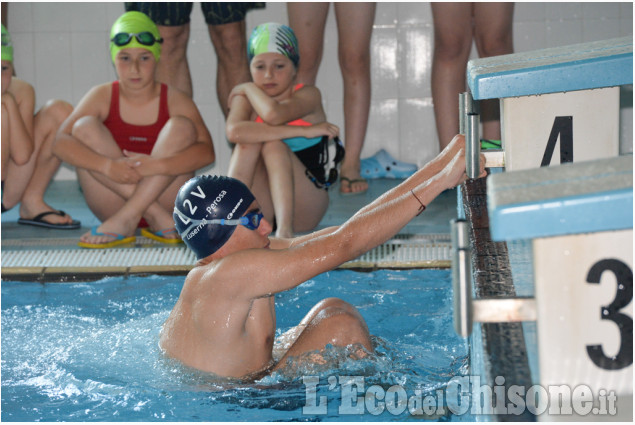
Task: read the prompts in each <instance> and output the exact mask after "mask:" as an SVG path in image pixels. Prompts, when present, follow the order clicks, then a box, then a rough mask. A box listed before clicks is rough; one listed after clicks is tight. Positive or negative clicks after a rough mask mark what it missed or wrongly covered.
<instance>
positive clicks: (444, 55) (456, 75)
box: [431, 3, 472, 150]
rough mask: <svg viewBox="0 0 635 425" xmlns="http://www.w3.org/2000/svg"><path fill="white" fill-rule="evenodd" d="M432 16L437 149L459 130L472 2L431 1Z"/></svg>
mask: <svg viewBox="0 0 635 425" xmlns="http://www.w3.org/2000/svg"><path fill="white" fill-rule="evenodd" d="M431 7H432V17H433V20H434V54H433V59H432V100H433V103H434V116H435V121H436V125H437V134H438V136H439V146H440V150H443V149H444V148H445V146H447V144H448V143H449V142H450V140H452V138H453V137H454V135H455V134H457V133H458V131H459V112H458V111H459V93H462V92H464V91H465V69H466V66H467V60H468V58H469V56H470V50H471V48H472V4H471V3H431Z"/></svg>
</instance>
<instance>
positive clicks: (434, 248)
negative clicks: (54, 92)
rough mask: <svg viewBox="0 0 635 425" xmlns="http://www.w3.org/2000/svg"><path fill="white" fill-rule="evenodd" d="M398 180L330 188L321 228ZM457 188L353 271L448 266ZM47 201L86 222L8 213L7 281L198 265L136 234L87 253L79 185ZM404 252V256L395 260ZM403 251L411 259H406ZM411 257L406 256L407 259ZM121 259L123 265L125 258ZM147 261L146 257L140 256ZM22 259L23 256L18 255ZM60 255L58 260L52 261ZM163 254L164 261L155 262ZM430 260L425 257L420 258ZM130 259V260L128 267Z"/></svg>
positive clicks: (54, 190) (62, 187) (94, 222)
mask: <svg viewBox="0 0 635 425" xmlns="http://www.w3.org/2000/svg"><path fill="white" fill-rule="evenodd" d="M401 181H402V180H400V179H373V180H369V190H368V191H367V192H366V193H364V194H360V195H342V194H340V192H339V187H338V186H336V187H333V188H332V189H331V190H330V191H329V195H330V198H331V203H330V205H329V208H328V210H327V212H326V214H325V216H324V218H323V219H322V221H321V222H320V224H319V226H318V228H323V227H328V226H332V225H337V224H341V223H343V222H344V221H345V220H346V219H348V218H349V217H351V216H352V215H353V214H354V213H355V212H356V211H357V210H359V209H360V208H361V207H363V206H364V205H366V204H368V203H369V202H371V201H373V200H374V199H375V198H377V197H378V196H379V195H381V194H382V193H384V192H385V191H386V190H388V189H390V188H392V187H394V186H396V185H397V184H399V183H400V182H401ZM456 196H457V195H456V190H450V191H446V192H444V193H442V194H441V195H440V196H439V197H438V198H437V199H436V200H435V201H434V202H433V203H432V204H431V205H429V206H428V208H427V210H426V211H425V213H424V214H421V215H420V216H418V217H416V218H415V219H413V220H412V221H411V222H410V223H409V224H408V225H406V226H405V227H404V228H403V229H402V231H401V232H400V234H399V235H398V236H397V238H398V239H397V240H394V241H393V242H392V244H388V245H387V246H380V247H378V249H379V251H378V252H375V253H372V252H371V253H369V254H373V255H371V257H372V258H361V257H360V259H358V261H356V262H349V263H347V265H345V266H347V267H361V268H367V267H449V265H450V264H449V258H450V257H449V250H450V246H449V232H450V230H449V223H450V220H452V219H454V218H456V215H457V213H456V199H457V198H456ZM45 200H46V202H47V203H49V204H50V205H51V206H53V207H55V208H57V209H61V210H63V211H66V212H67V213H68V214H70V215H71V216H72V217H73V218H75V219H77V220H80V221H81V223H82V227H81V228H80V229H76V230H57V229H46V228H40V227H34V226H24V225H19V224H18V223H17V220H18V218H19V213H18V211H19V206H16V207H14V208H12V209H11V210H10V211H7V212H5V213H4V214H2V220H1V223H2V233H1V239H2V260H1V261H2V277H3V278H6V279H8V278H11V279H18V278H20V280H21V279H23V278H33V277H35V278H36V280H42V275H43V274H45V273H46V274H47V278H46V279H45V280H56V279H57V278H59V279H60V280H65V279H66V277H67V276H66V275H69V274H74V275H82V274H86V273H89V272H90V273H92V274H108V273H109V272H110V273H112V274H121V267H119V266H122V265H124V266H125V272H126V273H134V272H142V273H143V272H158V273H160V272H172V273H185V272H187V270H189V269H190V268H191V265H192V264H193V256H192V255H191V253H189V252H188V251H187V249H186V248H185V247H184V246H183V245H179V246H177V247H171V246H170V247H167V246H166V245H164V244H160V243H157V242H154V241H152V240H149V239H147V238H143V237H140V236H137V242H136V244H135V245H134V246H128V247H123V246H122V247H117V248H112V249H107V250H86V249H82V248H80V247H78V246H77V241H78V239H79V237H80V236H81V235H82V234H83V233H85V232H87V231H88V230H89V229H90V228H91V227H93V226H98V225H99V224H100V222H99V220H98V219H97V218H96V217H95V216H94V215H93V214H92V212H91V211H90V210H89V208H88V207H87V205H86V203H85V201H84V198H83V196H82V194H81V191H80V188H79V185H78V183H77V182H76V181H54V182H52V183H51V185H50V187H49V189H48V190H47V193H46V196H45ZM399 252H401V254H400V255H397V256H395V254H398V253H399ZM404 253H405V254H404ZM404 255H405V257H404ZM117 256H119V257H123V260H122V259H120V258H119V257H117ZM139 256H140V257H141V260H139V259H137V258H138V257H139ZM17 257H19V258H17ZM53 257H56V258H57V259H54V258H53ZM150 257H152V258H154V257H159V260H154V259H150ZM421 257H424V258H421ZM125 261H128V262H131V263H129V264H128V263H126V264H127V265H125V264H124V263H125Z"/></svg>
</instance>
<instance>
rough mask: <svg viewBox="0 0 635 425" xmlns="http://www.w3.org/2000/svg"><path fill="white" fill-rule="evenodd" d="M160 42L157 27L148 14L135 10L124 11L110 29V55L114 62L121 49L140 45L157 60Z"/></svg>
mask: <svg viewBox="0 0 635 425" xmlns="http://www.w3.org/2000/svg"><path fill="white" fill-rule="evenodd" d="M162 42H163V40H162V39H161V35H160V34H159V29H158V28H157V26H156V25H155V23H154V22H152V19H150V18H149V17H148V15H146V14H144V13H141V12H137V11H130V12H126V13H124V14H123V15H121V16H120V17H119V18H118V19H117V20H116V21H115V23H114V24H113V25H112V28H111V29H110V56H111V58H112V62H113V63H114V62H115V58H116V57H117V53H119V51H120V50H121V49H127V48H130V47H140V48H142V49H146V50H148V51H150V52H151V53H152V54H153V55H154V59H155V60H156V61H157V62H158V61H159V58H160V57H161V43H162Z"/></svg>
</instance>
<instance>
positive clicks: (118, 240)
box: [77, 226, 137, 249]
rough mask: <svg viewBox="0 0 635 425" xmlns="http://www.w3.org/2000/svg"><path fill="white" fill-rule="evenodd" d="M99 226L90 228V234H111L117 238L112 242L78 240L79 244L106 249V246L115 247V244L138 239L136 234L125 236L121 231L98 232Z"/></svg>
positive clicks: (83, 246)
mask: <svg viewBox="0 0 635 425" xmlns="http://www.w3.org/2000/svg"><path fill="white" fill-rule="evenodd" d="M98 227H99V226H95V227H93V228H92V229H90V234H91V235H93V236H110V237H111V238H115V239H114V240H112V241H110V242H104V243H88V242H77V245H78V246H80V247H82V248H92V249H104V248H113V247H115V246H119V245H124V244H129V243H132V242H134V241H136V240H137V238H136V237H135V236H124V235H120V234H119V233H111V232H103V233H102V232H98V231H97V228H98Z"/></svg>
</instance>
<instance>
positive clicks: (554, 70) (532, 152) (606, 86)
mask: <svg viewBox="0 0 635 425" xmlns="http://www.w3.org/2000/svg"><path fill="white" fill-rule="evenodd" d="M467 82H468V86H469V88H470V92H471V97H472V98H473V99H474V101H479V100H484V99H500V105H501V107H500V109H501V135H502V149H503V151H504V166H505V169H506V170H508V171H511V170H522V169H528V168H536V167H540V166H548V165H552V164H561V163H567V162H574V161H588V160H592V159H599V158H608V157H615V156H617V155H619V86H620V85H624V84H632V83H633V39H632V37H622V38H617V39H612V40H603V41H597V42H591V43H583V44H577V45H572V46H564V47H556V48H550V49H543V50H537V51H531V52H522V53H514V54H510V55H502V56H495V57H491V58H482V59H474V60H471V61H470V62H469V63H468V69H467ZM558 142H559V146H560V148H559V150H556V147H557V145H558Z"/></svg>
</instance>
